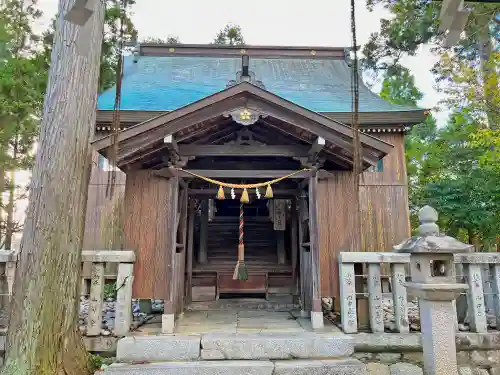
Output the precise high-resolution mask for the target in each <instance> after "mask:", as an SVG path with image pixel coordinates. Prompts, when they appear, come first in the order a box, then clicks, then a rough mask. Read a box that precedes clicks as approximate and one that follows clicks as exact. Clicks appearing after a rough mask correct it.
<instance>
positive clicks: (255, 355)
mask: <svg viewBox="0 0 500 375" xmlns="http://www.w3.org/2000/svg"><path fill="white" fill-rule="evenodd" d="M201 347H202V349H205V350H211V351H214V352H220V355H221V356H222V357H223V358H225V359H231V360H232V359H241V360H244V359H298V358H307V359H309V358H315V359H319V358H340V357H348V356H350V355H351V354H352V353H353V351H354V342H353V340H352V338H350V337H348V336H336V335H331V334H327V333H313V332H293V333H280V332H266V333H257V334H255V333H246V334H245V333H238V334H221V333H211V334H205V335H203V336H202V338H201ZM212 355H216V354H215V353H212Z"/></svg>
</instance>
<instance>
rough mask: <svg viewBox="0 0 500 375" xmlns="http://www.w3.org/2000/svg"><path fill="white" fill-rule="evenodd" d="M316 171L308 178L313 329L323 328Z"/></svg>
mask: <svg viewBox="0 0 500 375" xmlns="http://www.w3.org/2000/svg"><path fill="white" fill-rule="evenodd" d="M317 188H318V174H317V172H316V173H314V175H313V176H312V177H311V178H310V179H309V236H310V240H309V242H310V249H311V279H312V311H311V323H312V327H313V329H318V328H323V312H322V308H321V295H320V278H321V275H320V268H319V267H320V264H319V263H320V254H319V228H318V209H317Z"/></svg>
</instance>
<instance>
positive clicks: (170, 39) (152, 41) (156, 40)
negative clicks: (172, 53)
mask: <svg viewBox="0 0 500 375" xmlns="http://www.w3.org/2000/svg"><path fill="white" fill-rule="evenodd" d="M141 43H149V44H182V43H181V40H180V39H179V37H178V36H172V35H171V36H169V37H167V39H166V40H163V39H161V38H155V37H147V38H145V39H143V40H142V42H141Z"/></svg>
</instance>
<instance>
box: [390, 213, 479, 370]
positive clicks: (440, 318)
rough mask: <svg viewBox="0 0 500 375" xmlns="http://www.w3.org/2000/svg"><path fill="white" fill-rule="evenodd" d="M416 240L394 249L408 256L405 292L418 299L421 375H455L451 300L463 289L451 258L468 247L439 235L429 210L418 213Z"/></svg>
mask: <svg viewBox="0 0 500 375" xmlns="http://www.w3.org/2000/svg"><path fill="white" fill-rule="evenodd" d="M418 216H419V219H420V227H419V233H418V235H417V236H414V237H411V238H409V239H408V240H406V241H405V242H403V243H401V244H400V245H397V246H395V247H394V249H395V250H396V251H399V252H403V253H409V254H410V274H411V281H410V282H408V283H406V284H405V285H406V287H407V288H408V289H409V290H408V292H409V293H412V294H414V295H416V296H418V298H419V305H420V323H421V327H422V346H423V353H424V373H425V375H458V369H457V359H456V358H457V356H456V345H455V332H456V328H455V327H456V311H455V300H456V298H457V297H458V296H459V295H460V293H461V292H463V291H464V290H466V289H467V287H468V286H467V285H466V284H458V283H457V280H456V269H455V264H454V254H456V253H464V252H470V251H472V250H473V246H472V245H466V244H464V243H461V242H460V241H458V240H456V239H454V238H452V237H448V236H444V235H440V234H439V227H438V226H437V224H436V221H437V219H438V214H437V212H436V210H434V209H433V208H432V207H429V206H425V207H423V208H421V209H420V211H419V215H418Z"/></svg>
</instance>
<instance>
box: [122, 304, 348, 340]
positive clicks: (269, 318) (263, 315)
mask: <svg viewBox="0 0 500 375" xmlns="http://www.w3.org/2000/svg"><path fill="white" fill-rule="evenodd" d="M312 331H313V329H312V326H311V320H310V319H309V318H303V317H301V316H300V312H299V311H288V312H284V311H282V312H280V311H251V310H250V311H227V312H224V311H187V312H185V313H184V317H183V318H182V319H179V320H178V321H177V322H176V327H175V332H174V334H176V335H201V334H205V333H265V332H283V333H292V332H312ZM316 332H318V331H316ZM319 332H329V333H332V334H339V335H342V334H343V333H342V331H341V330H340V329H339V328H338V327H337V326H335V325H334V324H332V323H331V322H329V321H328V320H325V326H324V328H323V329H321V330H320V331H319ZM131 334H132V335H133V336H150V335H159V334H161V316H158V317H155V318H153V319H152V320H150V321H149V322H147V323H146V324H144V325H143V326H141V327H139V328H138V329H137V330H136V331H134V332H132V333H131Z"/></svg>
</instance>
